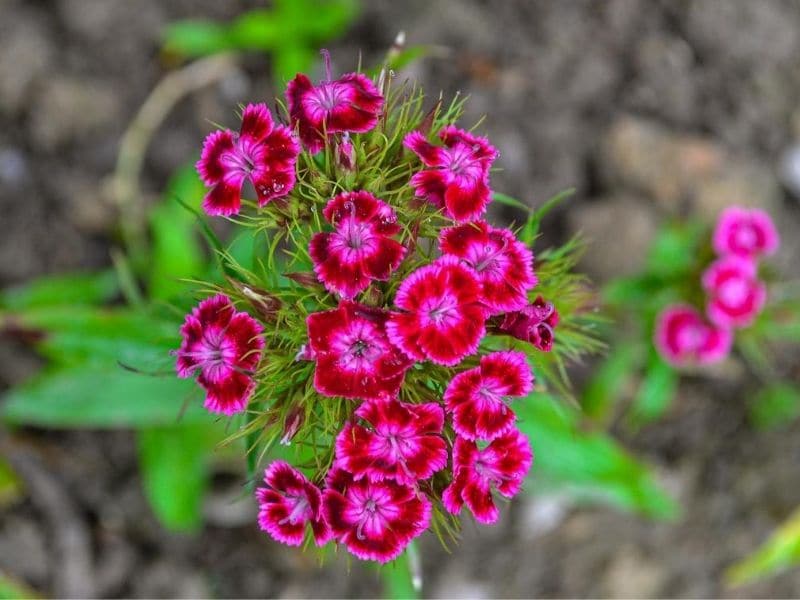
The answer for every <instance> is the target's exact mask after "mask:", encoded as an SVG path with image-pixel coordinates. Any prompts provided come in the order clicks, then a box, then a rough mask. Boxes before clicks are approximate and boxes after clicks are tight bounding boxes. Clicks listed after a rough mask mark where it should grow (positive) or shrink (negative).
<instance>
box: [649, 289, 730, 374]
mask: <svg viewBox="0 0 800 600" xmlns="http://www.w3.org/2000/svg"><path fill="white" fill-rule="evenodd" d="M654 343H655V346H656V349H657V350H658V353H659V354H660V355H661V357H662V358H663V359H664V360H666V361H667V362H668V363H670V364H671V365H674V366H678V367H680V366H686V365H690V364H698V365H705V364H711V363H715V362H719V361H721V360H722V359H724V358H725V357H726V356H728V354H729V353H730V350H731V346H732V344H733V334H732V333H731V331H730V330H728V329H720V328H718V327H715V326H714V325H712V324H710V323H708V322H706V321H705V319H704V318H703V316H702V315H701V314H700V313H699V312H698V311H697V310H696V309H695V308H693V307H691V306H687V305H684V304H677V305H672V306H669V307H667V308H666V309H664V310H663V311H662V312H661V314H659V316H658V319H657V320H656V329H655V336H654Z"/></svg>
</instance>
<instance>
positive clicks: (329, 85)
mask: <svg viewBox="0 0 800 600" xmlns="http://www.w3.org/2000/svg"><path fill="white" fill-rule="evenodd" d="M323 55H324V56H325V71H326V80H325V81H321V82H319V84H317V85H316V86H315V85H314V84H313V83H311V80H310V79H309V78H308V77H307V76H306V75H304V74H302V73H298V74H297V76H296V77H295V78H294V79H292V80H291V81H290V82H289V85H288V87H287V88H286V99H287V100H288V102H289V116H290V117H291V120H292V127H297V131H298V134H299V135H300V139H301V140H302V141H303V144H304V145H305V147H306V148H308V151H309V152H310V153H311V154H316V153H317V152H319V151H320V150H322V148H323V147H324V146H325V141H326V136H327V135H329V134H331V133H343V132H350V133H365V132H367V131H369V130H370V129H372V128H373V127H375V124H376V123H377V122H378V116H379V115H380V112H381V109H382V108H383V96H381V94H380V92H379V91H378V89H377V88H376V87H375V85H374V84H373V83H372V82H371V81H370V80H369V78H367V77H366V76H364V75H362V74H361V73H349V74H347V75H342V76H341V77H340V78H339V79H336V80H335V81H331V70H330V56H329V55H328V54H327V52H323Z"/></svg>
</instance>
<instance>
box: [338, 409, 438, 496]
mask: <svg viewBox="0 0 800 600" xmlns="http://www.w3.org/2000/svg"><path fill="white" fill-rule="evenodd" d="M355 416H356V417H358V418H360V419H363V420H364V421H365V422H366V424H367V425H368V427H367V426H364V425H358V424H353V423H348V424H347V425H346V426H345V428H344V429H343V430H342V432H341V433H340V434H339V436H338V437H337V438H336V463H335V464H336V466H338V467H341V468H342V469H344V470H345V471H348V472H350V473H352V474H353V478H354V479H356V480H358V479H361V478H362V477H364V476H365V475H366V476H367V478H368V479H370V480H371V481H382V480H384V479H394V480H395V481H396V482H397V483H401V484H406V485H412V486H413V485H416V483H417V481H419V480H421V479H428V478H429V477H430V476H431V475H433V474H434V473H435V472H436V471H440V470H442V469H444V468H445V467H446V466H447V446H446V444H445V441H444V438H442V436H441V433H442V427H443V426H444V411H443V410H442V408H441V406H439V405H438V404H437V403H434V402H429V403H427V404H406V403H403V402H400V401H398V400H394V399H390V398H384V399H381V400H373V401H370V402H365V403H364V404H362V405H361V406H360V407H359V408H358V410H356V412H355Z"/></svg>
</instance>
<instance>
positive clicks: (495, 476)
mask: <svg viewBox="0 0 800 600" xmlns="http://www.w3.org/2000/svg"><path fill="white" fill-rule="evenodd" d="M474 468H475V472H476V473H477V474H478V476H480V477H481V479H483V480H484V481H485V482H486V483H487V484H489V485H494V486H497V485H500V484H501V483H503V482H504V481H508V480H509V479H511V478H510V477H507V476H506V475H503V474H502V473H500V472H499V471H498V470H497V469H495V468H494V467H492V466H491V465H488V464H486V463H485V462H484V461H483V460H482V459H480V458H479V459H478V460H476V461H475V466H474Z"/></svg>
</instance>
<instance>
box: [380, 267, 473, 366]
mask: <svg viewBox="0 0 800 600" xmlns="http://www.w3.org/2000/svg"><path fill="white" fill-rule="evenodd" d="M481 292H482V290H481V284H480V280H479V279H478V276H477V275H476V273H475V271H473V270H472V269H471V268H469V267H467V266H465V265H463V264H462V263H461V261H459V260H458V259H457V258H456V257H454V256H443V257H441V258H440V259H438V260H437V261H436V262H434V263H432V264H430V265H427V266H425V267H421V268H419V269H417V270H416V271H414V272H413V273H411V274H410V275H409V276H408V277H407V278H406V279H405V281H403V283H401V284H400V287H399V289H398V290H397V294H396V295H395V300H394V301H395V304H396V305H397V306H398V307H399V308H400V309H402V310H403V311H405V312H394V313H392V314H391V316H390V317H389V321H388V323H387V324H386V333H387V334H388V336H389V339H390V340H391V341H392V343H393V344H395V345H396V346H397V347H399V348H400V349H401V350H402V351H403V352H405V353H406V354H407V355H408V356H409V357H411V358H413V359H416V360H425V359H426V358H427V359H430V360H431V361H433V362H435V363H437V364H441V365H448V366H450V365H455V364H457V363H458V362H459V361H461V359H462V358H464V357H465V356H467V355H468V354H472V353H474V352H475V351H476V350H477V349H478V344H479V343H480V341H481V339H482V338H483V336H484V334H485V333H486V327H485V323H486V309H485V308H484V307H483V305H482V304H481V298H482V293H481Z"/></svg>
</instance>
